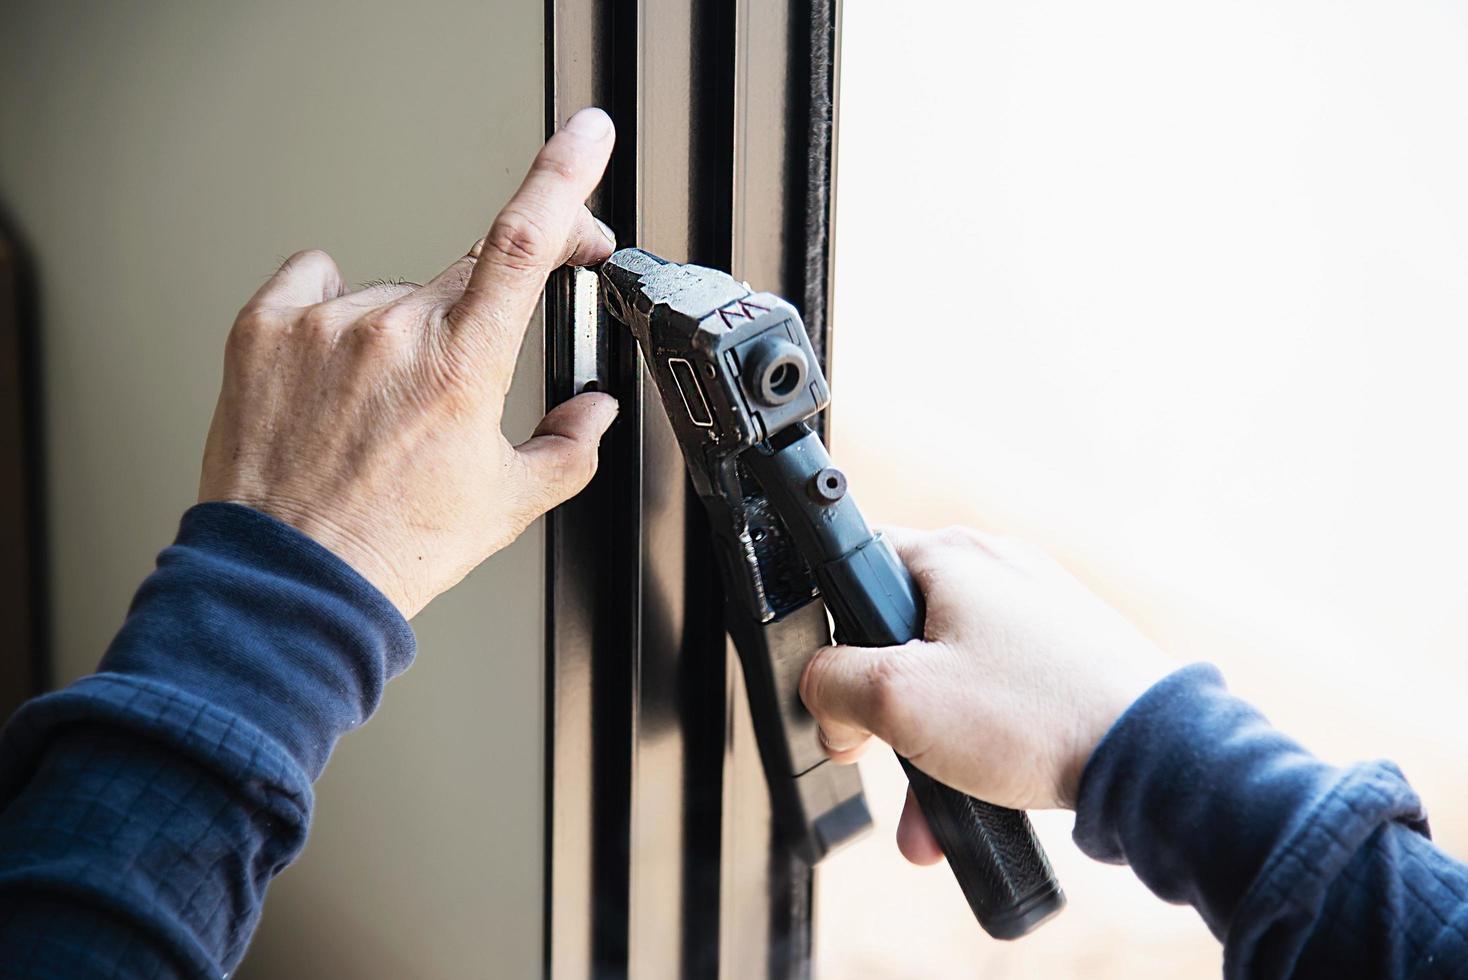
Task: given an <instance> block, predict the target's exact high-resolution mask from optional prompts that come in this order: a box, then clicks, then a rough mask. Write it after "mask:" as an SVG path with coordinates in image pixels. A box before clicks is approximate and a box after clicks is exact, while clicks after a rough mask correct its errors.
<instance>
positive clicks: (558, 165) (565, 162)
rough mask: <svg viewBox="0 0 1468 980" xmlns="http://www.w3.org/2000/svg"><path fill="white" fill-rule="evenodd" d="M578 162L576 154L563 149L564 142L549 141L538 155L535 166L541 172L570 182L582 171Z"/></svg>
mask: <svg viewBox="0 0 1468 980" xmlns="http://www.w3.org/2000/svg"><path fill="white" fill-rule="evenodd" d="M578 162H579V161H578V158H577V156H576V154H575V153H572V152H570V151H568V150H565V149H563V146H562V144H558V143H548V144H546V146H545V148H544V149H542V150H541V151H540V153H539V154H537V155H536V157H535V164H534V168H535V169H536V170H537V171H539V172H540V173H541V174H544V175H546V176H550V177H555V178H556V179H558V180H563V181H565V182H567V183H570V182H572V181H573V180H575V179H576V177H577V175H578V174H579V172H580V168H579V166H578Z"/></svg>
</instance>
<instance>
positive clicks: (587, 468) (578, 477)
mask: <svg viewBox="0 0 1468 980" xmlns="http://www.w3.org/2000/svg"><path fill="white" fill-rule="evenodd" d="M552 438H553V439H554V440H555V442H556V447H557V450H558V452H557V455H556V459H555V463H554V465H553V466H552V468H551V480H552V483H553V487H552V488H551V490H552V491H553V492H554V491H556V490H560V489H563V488H564V489H571V490H573V491H574V490H580V489H581V488H582V487H584V486H586V484H588V483H590V482H591V478H592V477H593V476H595V475H596V450H595V448H594V447H593V448H592V449H590V450H588V449H587V448H586V447H585V446H583V445H582V444H581V443H580V442H578V441H577V440H575V439H572V438H571V437H570V436H553V437H552Z"/></svg>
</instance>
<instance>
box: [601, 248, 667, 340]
mask: <svg viewBox="0 0 1468 980" xmlns="http://www.w3.org/2000/svg"><path fill="white" fill-rule="evenodd" d="M667 264H668V261H667V260H666V259H661V258H658V257H657V256H656V255H653V254H652V253H651V252H644V251H643V250H642V249H640V248H622V249H618V250H617V251H615V252H613V253H612V254H611V256H610V257H609V258H608V259H607V260H606V261H605V262H603V263H602V265H601V279H602V283H603V285H604V286H605V287H606V288H605V292H606V297H607V300H606V302H607V309H608V310H609V311H610V312H611V314H612V316H614V317H616V318H617V319H618V320H621V321H622V322H623V323H629V324H630V323H631V322H632V320H631V317H632V311H633V310H634V309H636V303H637V297H638V294H640V293H641V292H642V280H643V277H644V276H646V275H647V274H648V273H650V272H652V271H653V270H655V269H657V268H658V267H660V266H664V265H667Z"/></svg>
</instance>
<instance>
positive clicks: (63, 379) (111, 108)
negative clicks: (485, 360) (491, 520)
mask: <svg viewBox="0 0 1468 980" xmlns="http://www.w3.org/2000/svg"><path fill="white" fill-rule="evenodd" d="M0 23H3V25H4V29H3V32H0V203H3V205H4V207H5V208H6V209H8V210H9V211H10V213H11V214H12V215H13V217H14V218H15V219H16V222H17V224H18V225H19V227H20V229H21V230H22V231H23V232H24V233H25V234H26V236H27V238H28V239H29V243H30V245H31V247H32V248H33V249H34V250H35V252H36V253H37V258H38V260H39V267H40V273H41V277H42V280H43V281H42V284H41V285H42V289H43V299H44V316H45V322H44V336H43V344H44V357H45V379H44V384H45V398H46V409H47V415H48V418H47V453H48V456H49V469H48V480H49V485H50V486H49V493H48V500H49V505H50V517H51V526H50V535H51V544H52V555H51V560H52V570H53V575H52V582H51V586H52V596H53V605H54V610H55V636H56V654H57V662H56V675H57V676H56V680H57V681H58V682H64V681H66V680H68V679H70V678H72V677H75V676H77V675H78V674H80V673H83V672H85V671H87V670H89V669H90V668H91V667H92V666H93V665H94V664H95V662H96V660H97V658H98V656H100V654H101V652H102V650H103V648H104V647H105V645H106V643H107V641H108V639H109V638H110V636H111V634H112V632H113V631H114V630H115V629H116V627H117V625H118V623H119V622H120V621H121V619H122V616H123V614H124V611H125V609H126V606H127V602H128V600H129V598H130V596H131V594H132V591H133V589H134V587H135V586H136V585H137V583H138V581H139V580H140V579H141V578H142V577H143V576H144V575H145V574H146V573H147V571H148V570H149V568H150V567H151V564H152V560H153V556H154V554H155V553H156V552H157V551H158V550H159V549H160V548H161V547H163V546H164V545H166V544H167V543H168V542H169V540H170V539H171V537H172V534H173V531H174V528H175V525H176V522H177V520H178V516H179V514H180V513H181V512H182V511H183V510H184V508H185V507H187V506H188V505H189V504H190V503H192V501H193V499H194V494H195V492H196V489H197V483H198V463H199V455H200V451H201V449H202V446H203V440H204V434H205V431H206V429H207V426H208V423H209V416H210V412H211V411H212V409H213V405H214V398H215V394H216V392H217V390H218V383H219V376H220V364H221V357H220V353H221V345H222V343H223V340H224V336H225V333H226V332H227V330H228V329H229V326H230V323H231V321H232V319H233V317H234V313H235V310H236V309H237V308H238V306H239V305H240V304H241V303H242V302H243V301H244V300H245V299H246V298H247V297H248V296H249V294H250V293H251V292H252V291H253V290H254V289H255V287H256V286H258V285H259V283H260V282H261V280H262V279H263V278H264V277H265V276H266V275H268V274H269V273H270V272H271V271H272V270H273V269H274V267H275V266H276V265H277V264H278V263H279V261H280V259H281V258H283V257H284V256H285V255H286V254H289V253H290V252H292V251H294V250H295V249H298V248H304V247H310V246H320V247H324V248H326V249H328V250H329V251H330V252H331V253H332V254H333V255H334V256H335V257H336V258H337V260H338V262H339V263H340V264H341V266H342V269H343V271H344V272H345V274H346V275H347V277H348V278H349V279H353V280H367V279H372V278H376V277H385V276H398V275H401V276H406V277H408V278H411V279H419V280H420V281H421V280H422V278H424V277H427V276H431V275H432V274H433V273H434V272H435V271H436V270H437V269H439V268H441V267H442V266H443V265H445V264H447V263H448V262H450V261H452V260H453V259H454V258H456V257H457V256H458V255H460V254H461V253H462V252H463V250H464V249H465V248H467V247H468V246H469V244H470V243H472V242H473V241H474V239H475V238H476V237H477V236H478V235H479V234H481V233H482V232H483V230H484V228H485V227H487V225H488V222H489V219H490V218H491V217H492V216H493V213H494V211H495V209H496V208H497V207H498V205H499V204H500V203H501V202H502V201H503V200H504V199H505V197H507V196H508V194H509V192H510V190H511V189H512V188H513V186H514V185H515V184H516V183H517V182H518V180H519V176H520V174H521V173H522V172H523V170H524V167H525V165H526V164H527V163H528V161H529V159H530V156H531V155H532V154H533V152H534V150H535V148H536V147H537V146H538V144H539V142H540V135H541V126H542V122H541V119H542V112H543V101H542V85H543V81H542V79H543V67H542V40H543V38H542V31H543V6H542V4H541V3H540V2H539V0H492V2H471V0H429V2H422V3H412V4H403V3H393V2H387V0H371V2H367V3H361V2H346V0H311V2H286V0H273V2H268V3H212V2H211V3H198V2H184V0H171V2H160V3H149V4H116V3H106V2H97V0H87V2H81V0H22V2H12V3H9V4H7V5H6V8H5V12H4V14H3V16H0ZM521 366H522V382H526V383H524V384H522V385H521V387H519V388H518V389H517V394H516V395H515V396H514V397H513V398H512V400H511V401H512V404H511V412H510V415H511V420H512V425H513V427H515V428H517V429H519V430H520V431H521V432H526V431H528V429H529V427H530V426H531V425H532V424H533V420H534V419H535V418H537V417H538V416H539V412H540V407H541V406H540V385H539V382H538V379H539V377H540V372H541V370H542V362H541V358H540V331H539V328H538V327H537V326H532V329H531V331H530V337H529V340H528V341H527V344H526V350H525V357H524V358H523V360H522V365H521ZM542 541H543V539H542V536H541V534H540V531H539V529H538V528H536V529H535V530H533V531H532V532H530V533H528V534H526V535H525V537H524V538H523V539H522V540H521V541H520V542H519V544H517V545H516V546H515V547H513V548H511V549H510V550H508V551H506V552H504V553H502V554H501V555H499V556H497V557H496V558H495V559H493V560H492V561H491V562H490V563H489V564H488V565H487V566H485V567H484V568H482V569H481V570H480V571H479V572H477V573H476V574H475V575H473V576H472V577H471V578H470V580H469V581H468V582H466V583H465V584H464V585H463V586H461V587H460V588H459V589H458V590H456V591H455V592H454V593H453V594H451V595H450V596H448V597H446V598H445V599H443V600H442V601H440V602H439V603H438V604H436V605H435V606H434V607H433V608H432V609H430V610H429V611H428V612H427V613H425V614H424V615H423V616H421V617H420V618H419V620H418V622H417V623H416V624H415V625H416V627H417V629H418V635H419V639H420V647H421V649H420V653H419V659H418V663H417V665H416V666H415V667H414V668H413V669H412V670H411V671H410V672H409V673H408V674H407V675H406V676H405V677H404V678H402V679H400V680H398V681H396V682H394V683H393V684H392V685H391V686H390V687H389V689H388V691H387V695H386V699H385V703H384V707H383V709H382V711H381V713H380V714H379V716H378V717H377V719H376V720H375V721H374V722H373V723H372V724H371V725H369V726H368V727H367V728H365V729H364V730H363V731H361V732H359V733H355V734H353V735H352V736H351V737H349V738H348V739H346V740H345V742H344V743H343V744H342V745H341V746H340V748H339V749H338V752H337V754H336V756H335V757H334V758H333V759H332V762H331V764H330V766H329V767H328V768H327V770H326V775H325V776H324V778H323V779H322V780H321V782H320V784H319V786H318V811H317V824H316V826H315V828H314V829H313V831H312V835H311V841H310V844H309V846H308V848H307V850H306V854H305V856H304V858H303V859H302V860H301V862H300V863H299V864H298V865H297V866H296V867H294V868H292V869H290V870H289V871H287V872H286V874H285V875H284V876H283V877H282V878H281V880H280V881H279V882H278V883H277V884H276V886H275V887H274V888H272V890H271V896H270V901H269V903H268V904H267V912H266V916H265V922H264V926H263V928H262V930H261V933H260V935H259V937H258V939H257V941H256V943H255V945H254V947H253V949H252V951H251V953H250V955H249V957H248V958H247V960H246V962H245V966H244V968H243V970H242V975H244V976H255V977H271V978H291V977H303V978H304V977H313V978H314V977H324V976H340V977H347V976H350V977H369V978H370V977H383V978H404V977H415V976H424V977H434V978H438V977H471V976H530V975H533V974H534V972H535V971H536V969H537V968H538V964H539V962H540V955H541V949H540V943H541V931H540V929H541V861H542V848H541V833H542V830H541V828H542V822H543V812H542V811H543V802H542V783H541V752H540V745H541V726H542V720H541V704H542V698H541V677H540V674H541V669H542V667H541V664H542V649H543V640H542V611H541V610H542V600H543V584H542V576H541V574H540V573H539V571H538V569H540V568H541V567H542V565H541V562H542V547H543V545H542Z"/></svg>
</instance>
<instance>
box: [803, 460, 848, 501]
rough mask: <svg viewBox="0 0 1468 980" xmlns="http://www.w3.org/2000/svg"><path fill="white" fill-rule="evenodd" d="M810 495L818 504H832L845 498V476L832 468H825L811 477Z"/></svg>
mask: <svg viewBox="0 0 1468 980" xmlns="http://www.w3.org/2000/svg"><path fill="white" fill-rule="evenodd" d="M810 495H811V496H812V497H814V498H815V501H816V503H818V504H834V503H835V502H836V501H838V500H840V499H841V498H842V497H844V496H846V474H845V473H842V472H841V471H840V470H838V469H837V468H836V467H834V466H827V467H826V468H825V469H823V470H821V471H820V472H819V473H817V474H816V475H815V476H813V477H811V481H810Z"/></svg>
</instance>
